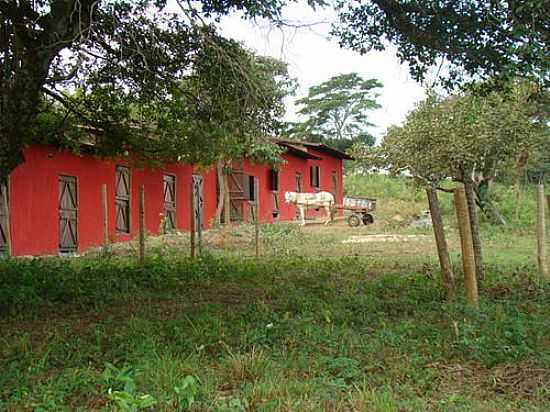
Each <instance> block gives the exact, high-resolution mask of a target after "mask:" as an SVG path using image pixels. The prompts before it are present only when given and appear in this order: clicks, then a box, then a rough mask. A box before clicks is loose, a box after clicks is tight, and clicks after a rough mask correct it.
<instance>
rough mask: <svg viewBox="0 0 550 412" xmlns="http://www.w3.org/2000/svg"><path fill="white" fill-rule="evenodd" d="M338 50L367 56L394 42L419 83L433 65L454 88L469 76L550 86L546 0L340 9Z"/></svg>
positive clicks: (391, 3) (376, 3)
mask: <svg viewBox="0 0 550 412" xmlns="http://www.w3.org/2000/svg"><path fill="white" fill-rule="evenodd" d="M337 8H338V10H339V24H337V25H336V26H335V27H334V29H333V34H334V35H335V36H336V37H338V38H339V40H340V44H341V45H343V46H346V47H350V48H351V49H353V50H356V51H359V52H361V53H366V52H368V51H369V50H372V49H374V50H384V49H385V48H386V47H387V46H388V43H390V44H393V45H395V46H396V47H397V55H398V57H399V58H400V60H401V61H402V62H403V63H405V62H406V63H407V64H408V65H409V67H410V72H411V74H412V76H413V77H414V78H415V79H417V80H423V79H425V77H426V74H427V71H428V69H429V68H430V67H433V66H435V65H440V64H443V63H445V66H444V67H443V68H442V69H441V70H439V71H438V74H439V75H440V76H441V80H442V81H443V83H444V84H446V85H447V86H448V87H453V86H456V85H458V84H461V83H464V81H465V80H467V79H468V78H479V77H481V78H483V79H489V78H495V76H498V77H499V78H500V79H507V80H510V79H511V78H514V77H516V76H529V77H531V79H532V80H537V81H541V82H545V83H546V84H548V82H549V81H550V78H549V73H550V72H549V64H550V63H549V60H548V42H549V33H550V25H549V24H550V22H549V19H548V2H547V1H546V0H525V1H513V0H509V1H488V0H475V1H455V0H438V1H428V0H414V1H401V0H369V1H366V2H347V1H339V2H338V3H337Z"/></svg>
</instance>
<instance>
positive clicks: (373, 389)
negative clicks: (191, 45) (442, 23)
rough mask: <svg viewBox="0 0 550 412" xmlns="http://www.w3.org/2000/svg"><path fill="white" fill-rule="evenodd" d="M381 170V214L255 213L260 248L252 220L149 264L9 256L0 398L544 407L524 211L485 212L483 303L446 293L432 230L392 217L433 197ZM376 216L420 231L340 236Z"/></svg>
mask: <svg viewBox="0 0 550 412" xmlns="http://www.w3.org/2000/svg"><path fill="white" fill-rule="evenodd" d="M372 179H373V182H374V181H375V180H376V179H378V180H376V182H378V183H377V184H378V186H377V187H378V188H377V189H376V190H387V191H388V192H387V193H386V194H383V195H380V194H378V193H375V194H374V195H375V196H377V197H378V198H379V200H380V208H381V209H380V210H379V212H378V213H377V215H376V219H377V220H376V223H375V225H372V226H361V227H359V228H348V227H347V226H345V224H340V225H334V226H329V227H325V226H316V225H312V226H308V227H306V228H302V229H300V228H298V227H297V226H295V225H290V224H281V225H269V226H262V258H261V259H259V260H256V259H254V258H253V251H254V246H253V242H252V238H253V236H252V233H253V230H252V228H251V227H249V226H246V225H244V226H240V227H237V228H234V229H231V230H225V231H224V230H218V231H211V232H210V233H208V234H205V245H204V247H205V255H204V256H203V257H202V258H200V259H196V260H190V259H187V258H185V257H183V256H184V255H186V254H187V253H188V245H187V244H186V239H187V237H186V236H179V237H178V236H173V237H167V238H164V239H150V242H149V244H148V248H147V251H148V258H147V261H146V264H145V265H144V266H142V267H140V266H138V265H137V264H136V257H135V255H134V251H133V249H132V247H131V245H130V247H129V248H127V249H124V250H125V251H126V252H128V253H127V254H126V255H123V254H121V255H119V254H118V252H120V251H119V250H115V249H116V248H114V249H113V252H117V253H114V254H113V253H108V254H105V253H103V254H102V255H100V256H94V255H90V256H87V257H81V258H78V259H59V258H48V259H18V260H13V259H12V260H7V261H2V262H0V330H1V331H2V333H1V334H0V371H1V372H0V410H7V411H26V410H28V411H31V410H34V411H116V410H124V411H126V410H128V411H129V410H155V411H185V410H189V411H218V412H221V411H369V412H370V411H396V412H397V411H442V412H443V411H445V412H446V411H519V410H521V411H547V410H550V349H549V348H550V291H549V289H548V287H549V285H547V284H546V285H545V284H541V283H540V282H539V281H538V278H537V275H536V270H535V260H534V256H533V251H534V245H535V243H534V237H533V234H532V228H531V226H530V223H529V222H527V223H525V226H524V227H522V228H520V229H518V230H512V229H506V230H498V229H494V228H492V227H488V226H484V228H483V240H484V245H485V262H486V266H487V279H485V280H484V281H483V283H482V285H481V288H480V290H481V293H480V294H481V305H480V309H479V310H478V311H475V310H472V309H470V308H468V307H466V306H465V305H464V302H463V299H462V295H463V291H462V286H461V283H460V281H459V282H458V287H459V290H458V296H459V298H458V300H457V301H456V302H452V303H449V302H446V301H445V300H444V293H443V290H442V287H441V285H440V279H439V270H438V266H437V255H436V253H435V248H434V245H433V241H432V239H431V232H430V230H420V229H411V228H408V227H407V226H406V225H403V224H395V223H393V220H392V218H393V216H394V215H395V214H396V213H400V214H401V215H405V216H406V215H407V214H408V213H409V212H410V213H413V212H414V210H415V208H421V207H422V205H423V203H422V202H424V200H423V198H422V197H421V196H420V195H417V194H412V193H409V194H408V196H409V197H408V198H407V197H406V196H405V194H406V192H405V191H406V188H407V186H402V185H403V183H402V182H400V181H397V182H393V181H390V182H389V183H388V182H386V183H387V185H388V186H391V185H394V186H393V187H388V188H385V187H383V186H384V185H383V184H382V183H380V182H383V179H388V178H380V177H375V178H372ZM376 182H374V183H376ZM359 183H360V182H358V183H357V184H359ZM367 183H368V182H367ZM367 183H364V186H363V188H364V190H365V191H364V192H361V193H355V194H358V195H362V194H364V195H369V194H370V193H367V188H370V187H373V186H374V183H373V186H371V184H370V183H368V184H367ZM371 183H372V182H371ZM393 190H395V191H401V190H402V191H403V193H402V194H401V195H400V194H399V193H397V192H392V191H393ZM356 191H359V189H356ZM373 191H374V190H373ZM497 195H498V194H497ZM381 196H394V197H388V198H383V197H381ZM417 196H418V197H417ZM498 196H502V199H509V198H510V197H509V196H511V195H509V194H506V193H504V194H501V195H498ZM507 196H508V197H507ZM526 197H527V196H526ZM504 201H506V200H504ZM407 205H408V206H407ZM395 206H397V207H398V209H394V207H395ZM406 207H409V209H404V208H406ZM446 217H447V219H448V222H449V229H448V236H449V240H450V246H451V254H452V259H453V265H454V269H455V273H456V275H457V278H458V279H460V277H461V275H460V259H459V255H458V248H457V244H458V239H457V234H456V231H455V230H454V228H453V225H452V214H450V213H448V214H447V215H446ZM380 232H383V233H398V234H402V235H406V234H412V235H418V236H423V237H420V238H418V240H414V241H410V242H386V243H358V244H344V243H342V240H346V239H349V238H350V237H351V236H357V235H369V234H373V233H380ZM151 405H153V406H152V409H151Z"/></svg>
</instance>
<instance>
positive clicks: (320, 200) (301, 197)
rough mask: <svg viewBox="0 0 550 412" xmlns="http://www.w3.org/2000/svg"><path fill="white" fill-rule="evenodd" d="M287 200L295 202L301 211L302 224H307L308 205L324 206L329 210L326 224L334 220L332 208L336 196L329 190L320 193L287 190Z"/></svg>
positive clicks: (287, 201)
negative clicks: (306, 212)
mask: <svg viewBox="0 0 550 412" xmlns="http://www.w3.org/2000/svg"><path fill="white" fill-rule="evenodd" d="M285 202H286V203H293V204H295V205H296V207H297V208H298V210H299V211H300V224H301V225H302V226H303V225H305V224H306V218H305V209H306V208H307V207H308V206H315V207H316V208H319V207H322V208H324V209H325V211H326V212H327V220H326V221H325V225H326V224H328V223H330V222H331V221H332V208H333V207H334V196H333V195H332V193H329V192H318V193H297V192H285Z"/></svg>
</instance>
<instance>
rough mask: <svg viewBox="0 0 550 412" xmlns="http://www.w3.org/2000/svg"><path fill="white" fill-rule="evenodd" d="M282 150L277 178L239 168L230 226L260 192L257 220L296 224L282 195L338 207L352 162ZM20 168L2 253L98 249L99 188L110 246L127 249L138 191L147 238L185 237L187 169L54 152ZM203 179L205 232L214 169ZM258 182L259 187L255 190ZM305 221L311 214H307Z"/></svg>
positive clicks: (34, 152)
mask: <svg viewBox="0 0 550 412" xmlns="http://www.w3.org/2000/svg"><path fill="white" fill-rule="evenodd" d="M277 143H278V144H279V145H280V146H282V147H283V148H284V149H285V153H284V154H283V155H282V157H283V160H284V162H283V164H281V166H280V167H279V170H278V171H274V170H273V169H271V168H270V167H269V166H267V165H265V164H253V163H250V162H249V161H247V160H243V162H242V163H240V164H236V163H234V164H233V173H232V174H231V175H230V194H231V220H232V221H234V222H241V221H243V222H246V221H248V220H249V215H250V213H249V207H248V201H249V200H253V197H254V193H255V188H254V185H255V184H257V185H258V187H257V193H258V195H259V197H260V220H261V221H262V222H273V221H277V220H293V219H294V218H295V213H296V211H295V207H294V206H293V205H287V204H285V203H284V193H285V192H287V191H302V192H314V191H318V190H325V191H329V192H332V193H334V195H335V197H336V202H337V203H341V202H342V197H343V191H342V160H343V159H348V158H349V157H348V156H347V155H346V154H344V153H342V152H339V151H337V150H334V149H332V148H330V147H327V146H325V145H323V144H319V143H300V144H296V143H295V142H286V141H277ZM24 155H25V162H24V163H23V164H21V165H19V166H18V167H17V168H16V169H15V170H14V171H13V172H12V173H11V175H10V178H9V185H8V191H7V192H8V193H7V194H6V195H5V196H2V197H0V203H4V202H5V201H6V200H7V203H8V204H9V207H8V208H6V207H5V205H4V204H2V205H0V211H1V212H0V247H4V248H6V247H7V245H8V240H9V245H10V249H11V254H12V255H13V256H23V255H54V254H58V253H63V252H66V253H67V252H82V251H84V250H86V249H88V248H90V247H93V246H99V245H101V244H102V242H103V238H104V235H103V233H104V228H103V208H102V195H101V192H102V187H103V185H106V188H107V216H108V225H107V226H108V233H109V237H110V240H111V241H114V242H119V241H127V240H130V239H133V238H134V237H135V236H136V235H137V233H138V218H139V217H138V199H139V186H140V185H143V186H144V192H145V224H146V230H147V231H148V232H149V233H153V234H158V233H159V232H160V231H161V230H162V228H161V225H162V224H164V225H166V226H165V227H167V228H168V229H176V230H189V228H190V218H191V216H190V200H189V199H190V196H191V193H190V191H191V180H192V174H193V169H192V166H190V165H186V164H170V165H165V166H163V167H159V168H146V169H139V168H135V167H131V166H129V165H128V164H127V163H126V162H125V161H124V160H120V159H119V160H117V159H113V160H105V159H100V158H98V157H95V156H94V155H93V154H74V153H71V152H67V151H61V150H59V149H57V148H55V147H52V146H39V145H35V146H30V147H28V148H27V149H25V153H24ZM201 175H202V176H203V208H202V216H203V219H202V220H203V228H205V229H207V228H208V227H209V226H210V225H211V224H212V221H213V219H214V216H215V212H216V205H217V182H216V172H215V170H214V169H210V170H207V171H205V172H201ZM256 182H257V183H256ZM310 213H315V212H314V211H311V212H310Z"/></svg>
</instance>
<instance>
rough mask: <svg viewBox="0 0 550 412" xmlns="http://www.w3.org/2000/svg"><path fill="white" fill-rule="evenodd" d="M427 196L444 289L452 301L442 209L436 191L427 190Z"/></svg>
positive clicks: (451, 284)
mask: <svg viewBox="0 0 550 412" xmlns="http://www.w3.org/2000/svg"><path fill="white" fill-rule="evenodd" d="M426 194H427V195H428V203H429V205H430V214H431V216H432V226H433V230H434V236H435V242H436V245H437V254H438V256H439V265H440V266H441V276H442V280H443V287H444V288H445V291H446V293H447V300H449V301H450V300H453V299H454V295H455V288H454V278H453V269H452V266H451V259H450V258H449V250H448V247H447V240H446V239H445V228H444V227H443V218H442V217H441V207H440V205H439V199H438V197H437V192H436V190H435V189H433V188H428V189H426Z"/></svg>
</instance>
